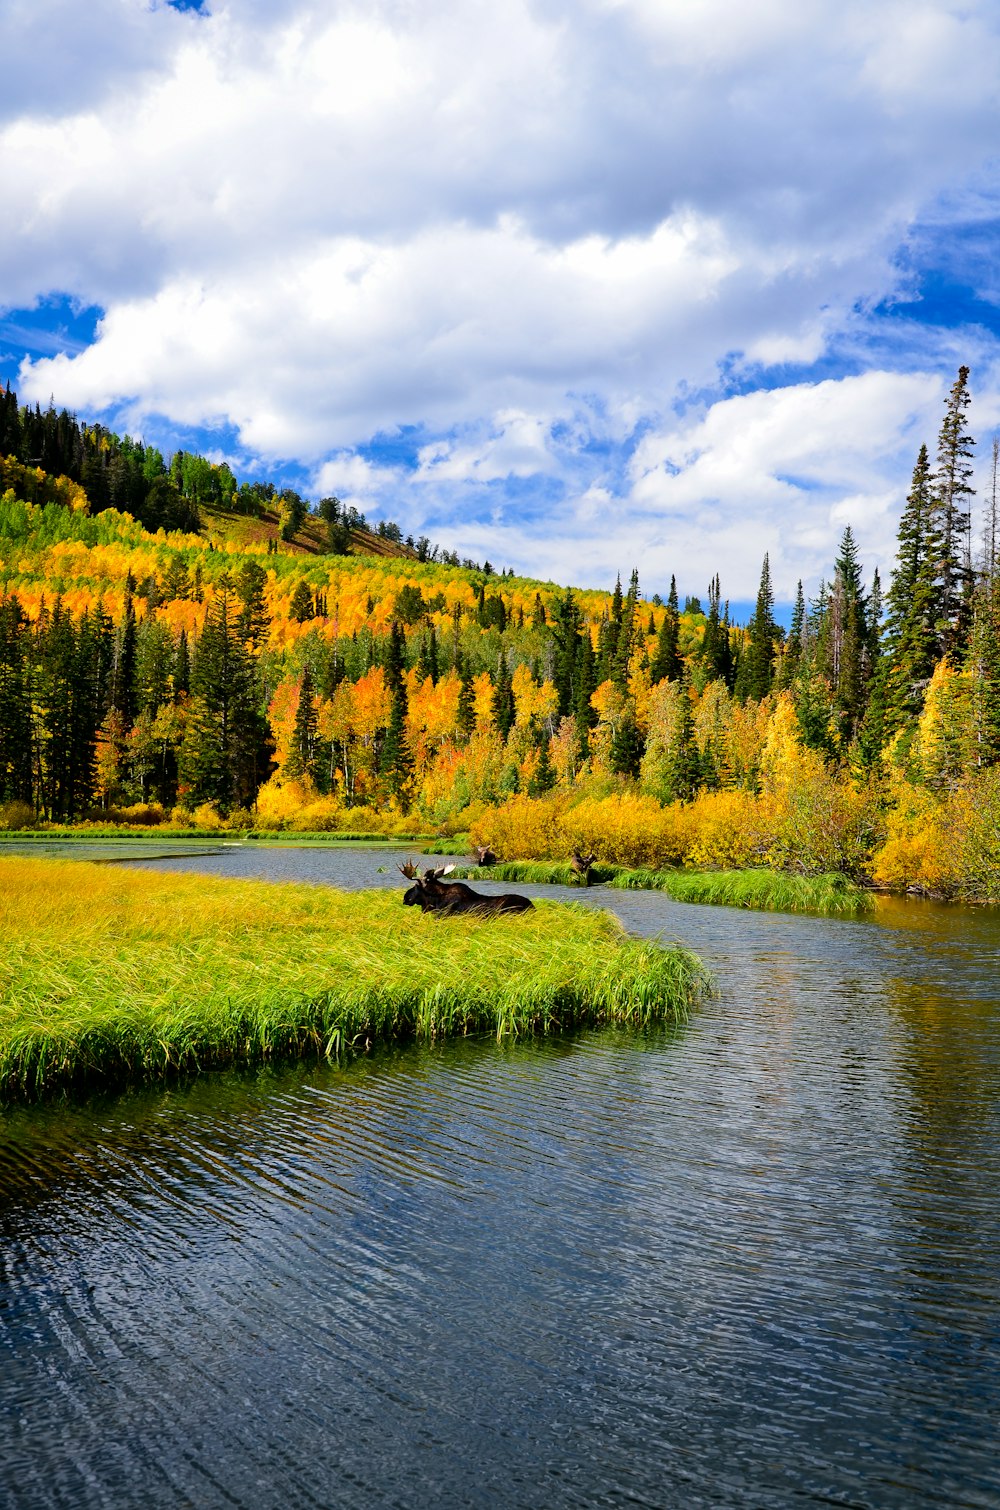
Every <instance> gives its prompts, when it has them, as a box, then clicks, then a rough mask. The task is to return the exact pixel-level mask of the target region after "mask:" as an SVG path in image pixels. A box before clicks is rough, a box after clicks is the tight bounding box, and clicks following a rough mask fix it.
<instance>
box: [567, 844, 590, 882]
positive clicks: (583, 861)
mask: <svg viewBox="0 0 1000 1510" xmlns="http://www.w3.org/2000/svg"><path fill="white" fill-rule="evenodd" d="M596 859H597V856H596V855H595V854H594V851H593V850H591V852H590V854H589V855H581V853H580V851H579V850H578V849H574V851H573V854H572V856H571V858H570V862H569V868H570V870H571V871H572V873H573V875H574V876H579V877H580V879H579V881H578V883H577V884H578V885H580V886H589V885H590V883H591V881H592V880H593V879H594V876H593V871H592V868H591V867H592V866H593V864H594V861H595V860H596Z"/></svg>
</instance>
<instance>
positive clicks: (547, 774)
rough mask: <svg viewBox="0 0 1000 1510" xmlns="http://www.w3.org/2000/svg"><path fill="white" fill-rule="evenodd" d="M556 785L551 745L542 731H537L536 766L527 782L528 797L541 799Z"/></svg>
mask: <svg viewBox="0 0 1000 1510" xmlns="http://www.w3.org/2000/svg"><path fill="white" fill-rule="evenodd" d="M555 784H556V772H555V767H554V766H553V764H552V744H551V740H550V739H549V736H548V734H547V733H546V732H545V730H544V729H540V730H539V731H538V764H537V765H536V767H535V769H534V773H533V774H532V777H531V779H530V781H529V782H528V796H529V797H543V796H544V795H545V793H546V792H551V790H552V788H553V787H554V786H555Z"/></svg>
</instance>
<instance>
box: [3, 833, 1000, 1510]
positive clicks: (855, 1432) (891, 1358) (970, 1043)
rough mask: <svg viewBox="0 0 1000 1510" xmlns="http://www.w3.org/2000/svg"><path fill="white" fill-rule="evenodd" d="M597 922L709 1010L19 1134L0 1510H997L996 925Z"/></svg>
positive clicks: (114, 1109)
mask: <svg viewBox="0 0 1000 1510" xmlns="http://www.w3.org/2000/svg"><path fill="white" fill-rule="evenodd" d="M399 858H400V856H399V852H398V851H392V852H390V851H387V850H386V851H379V850H353V851H340V852H337V853H332V852H330V851H325V850H315V849H313V850H302V851H295V850H267V849H250V848H247V849H234V850H228V851H226V852H225V853H224V854H221V855H202V856H200V857H199V856H192V857H190V858H177V859H171V860H165V861H161V862H153V863H157V864H159V865H160V866H161V868H162V866H164V865H166V866H170V867H177V866H185V867H188V866H190V867H197V868H198V869H202V870H205V871H210V872H212V873H215V874H227V875H239V876H248V875H261V876H267V877H270V878H271V879H278V880H281V879H311V880H315V881H324V882H330V881H333V882H336V883H338V884H343V885H394V886H395V885H399V886H402V884H403V883H402V879H401V877H400V876H399V875H398V873H397V872H396V869H395V866H396V863H397V861H398V860H399ZM522 889H523V890H525V891H529V892H530V891H532V890H533V888H531V887H525V888H522ZM536 894H544V895H546V896H557V895H559V894H560V893H559V890H558V889H556V888H546V889H545V890H544V892H542V891H540V890H539V891H538V892H536ZM581 895H582V894H581V893H579V892H575V893H573V896H574V898H575V899H577V900H579V899H580V898H581ZM586 901H587V903H588V905H594V906H609V907H611V908H613V910H614V911H615V912H616V913H618V915H619V916H620V917H621V918H622V920H623V921H624V923H625V924H626V926H627V927H628V928H629V929H631V930H632V931H634V932H636V933H641V934H648V935H655V934H661V935H662V936H664V937H665V938H667V939H673V938H679V939H682V940H683V941H684V942H686V943H688V944H690V945H691V946H692V947H693V948H695V949H696V950H698V952H699V953H701V954H702V955H703V957H704V958H705V959H706V960H707V961H708V962H709V963H710V964H711V965H712V966H713V967H714V969H715V970H716V972H717V975H718V979H719V983H720V991H719V995H718V998H717V999H716V1000H713V1001H710V1002H708V1003H706V1004H705V1005H704V1006H703V1007H702V1008H701V1009H700V1010H699V1011H698V1013H697V1014H696V1016H695V1017H694V1018H693V1019H692V1021H691V1022H690V1023H689V1024H688V1025H687V1026H686V1027H684V1028H682V1029H679V1030H675V1031H666V1030H664V1031H658V1032H655V1033H651V1034H649V1035H647V1036H644V1037H640V1038H636V1037H634V1036H632V1035H628V1034H623V1033H620V1032H615V1031H608V1032H596V1033H588V1034H583V1035H580V1036H575V1037H572V1038H567V1039H563V1040H554V1041H547V1042H543V1043H537V1044H534V1043H533V1044H517V1045H515V1046H513V1047H498V1046H497V1045H495V1044H493V1043H490V1042H468V1041H466V1042H462V1043H459V1044H453V1045H447V1046H444V1047H441V1048H434V1049H421V1048H409V1047H408V1048H405V1049H395V1050H387V1051H384V1052H380V1053H377V1054H373V1055H371V1056H369V1057H367V1058H365V1059H363V1060H360V1061H358V1062H355V1063H351V1064H349V1065H346V1066H344V1067H342V1068H336V1067H329V1066H325V1065H324V1066H316V1065H308V1066H301V1065H299V1066H294V1067H291V1068H283V1069H278V1070H264V1071H261V1072H255V1073H243V1074H227V1075H216V1076H206V1077H204V1078H203V1079H202V1080H200V1081H197V1082H195V1083H193V1084H191V1085H188V1086H183V1087H180V1088H172V1089H169V1090H163V1091H155V1092H154V1091H144V1092H136V1093H132V1094H127V1095H124V1096H117V1097H114V1098H108V1099H107V1100H100V1099H97V1100H89V1101H83V1102H78V1103H71V1104H64V1105H59V1106H50V1107H44V1108H22V1109H13V1110H10V1109H8V1110H7V1111H6V1112H0V1505H3V1506H4V1507H7V1506H10V1507H17V1510H21V1507H29V1506H30V1507H34V1506H38V1507H43V1506H45V1507H47V1506H53V1507H55V1506H60V1507H62V1506H72V1507H76V1506H83V1507H89V1506H107V1507H115V1510H117V1507H123V1506H147V1505H153V1506H158V1507H159V1506H189V1505H190V1506H198V1507H201V1506H234V1505H235V1506H254V1507H257V1506H260V1507H271V1506H273V1507H283V1506H313V1505H316V1506H382V1505H386V1506H390V1505H391V1506H402V1507H417V1506H438V1505H441V1506H466V1505H468V1506H524V1507H532V1510H534V1507H548V1506H570V1505H574V1506H585V1505H607V1506H618V1505H651V1506H667V1507H670V1506H683V1507H687V1506H702V1505H704V1506H748V1507H751V1506H752V1507H770V1506H786V1505H803V1504H824V1505H828V1504H835V1505H851V1506H901V1507H912V1506H917V1507H919V1506H941V1505H947V1506H991V1507H996V1506H1000V1453H998V1445H1000V1136H998V1135H1000V1006H998V1000H1000V914H998V913H997V912H995V911H986V910H982V911H972V910H969V909H961V908H946V907H944V906H935V905H933V904H929V903H925V904H920V903H913V902H905V903H904V902H890V903H885V904H883V905H882V906H881V908H880V911H879V913H878V915H877V917H876V918H875V919H874V920H868V921H860V922H858V921H842V920H836V919H820V918H802V917H799V918H794V917H789V916H782V915H768V914H758V913H749V912H737V911H731V910H728V909H721V908H706V907H694V906H682V905H679V904H676V903H673V902H671V901H670V900H669V899H668V898H666V897H664V896H661V895H658V894H655V893H642V892H637V893H614V892H602V891H599V890H597V891H593V892H591V893H589V894H587V896H586ZM427 921H428V926H439V925H437V924H435V923H434V921H433V920H432V919H428V920H427Z"/></svg>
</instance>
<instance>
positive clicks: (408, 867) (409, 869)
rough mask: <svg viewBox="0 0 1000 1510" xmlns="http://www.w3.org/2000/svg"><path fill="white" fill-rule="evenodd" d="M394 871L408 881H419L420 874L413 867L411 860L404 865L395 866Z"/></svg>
mask: <svg viewBox="0 0 1000 1510" xmlns="http://www.w3.org/2000/svg"><path fill="white" fill-rule="evenodd" d="M396 869H397V870H398V871H400V872H401V874H402V875H404V876H405V877H406V879H407V880H408V881H418V880H419V879H420V872H419V870H418V869H417V867H416V866H415V865H414V863H413V861H412V860H407V862H406V864H405V865H397V866H396Z"/></svg>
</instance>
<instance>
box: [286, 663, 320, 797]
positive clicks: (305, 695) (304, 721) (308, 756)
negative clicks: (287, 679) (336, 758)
mask: <svg viewBox="0 0 1000 1510" xmlns="http://www.w3.org/2000/svg"><path fill="white" fill-rule="evenodd" d="M316 746H317V718H316V698H315V693H314V689H313V679H312V672H311V671H310V670H309V666H308V663H307V664H306V665H305V666H304V667H303V668H302V683H301V685H300V687H299V701H298V706H297V707H296V710H295V727H294V729H293V730H292V747H291V750H290V751H289V755H288V760H287V761H286V762H285V774H286V776H309V777H311V778H313V779H315V777H316V771H317V758H316V757H317V748H316Z"/></svg>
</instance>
